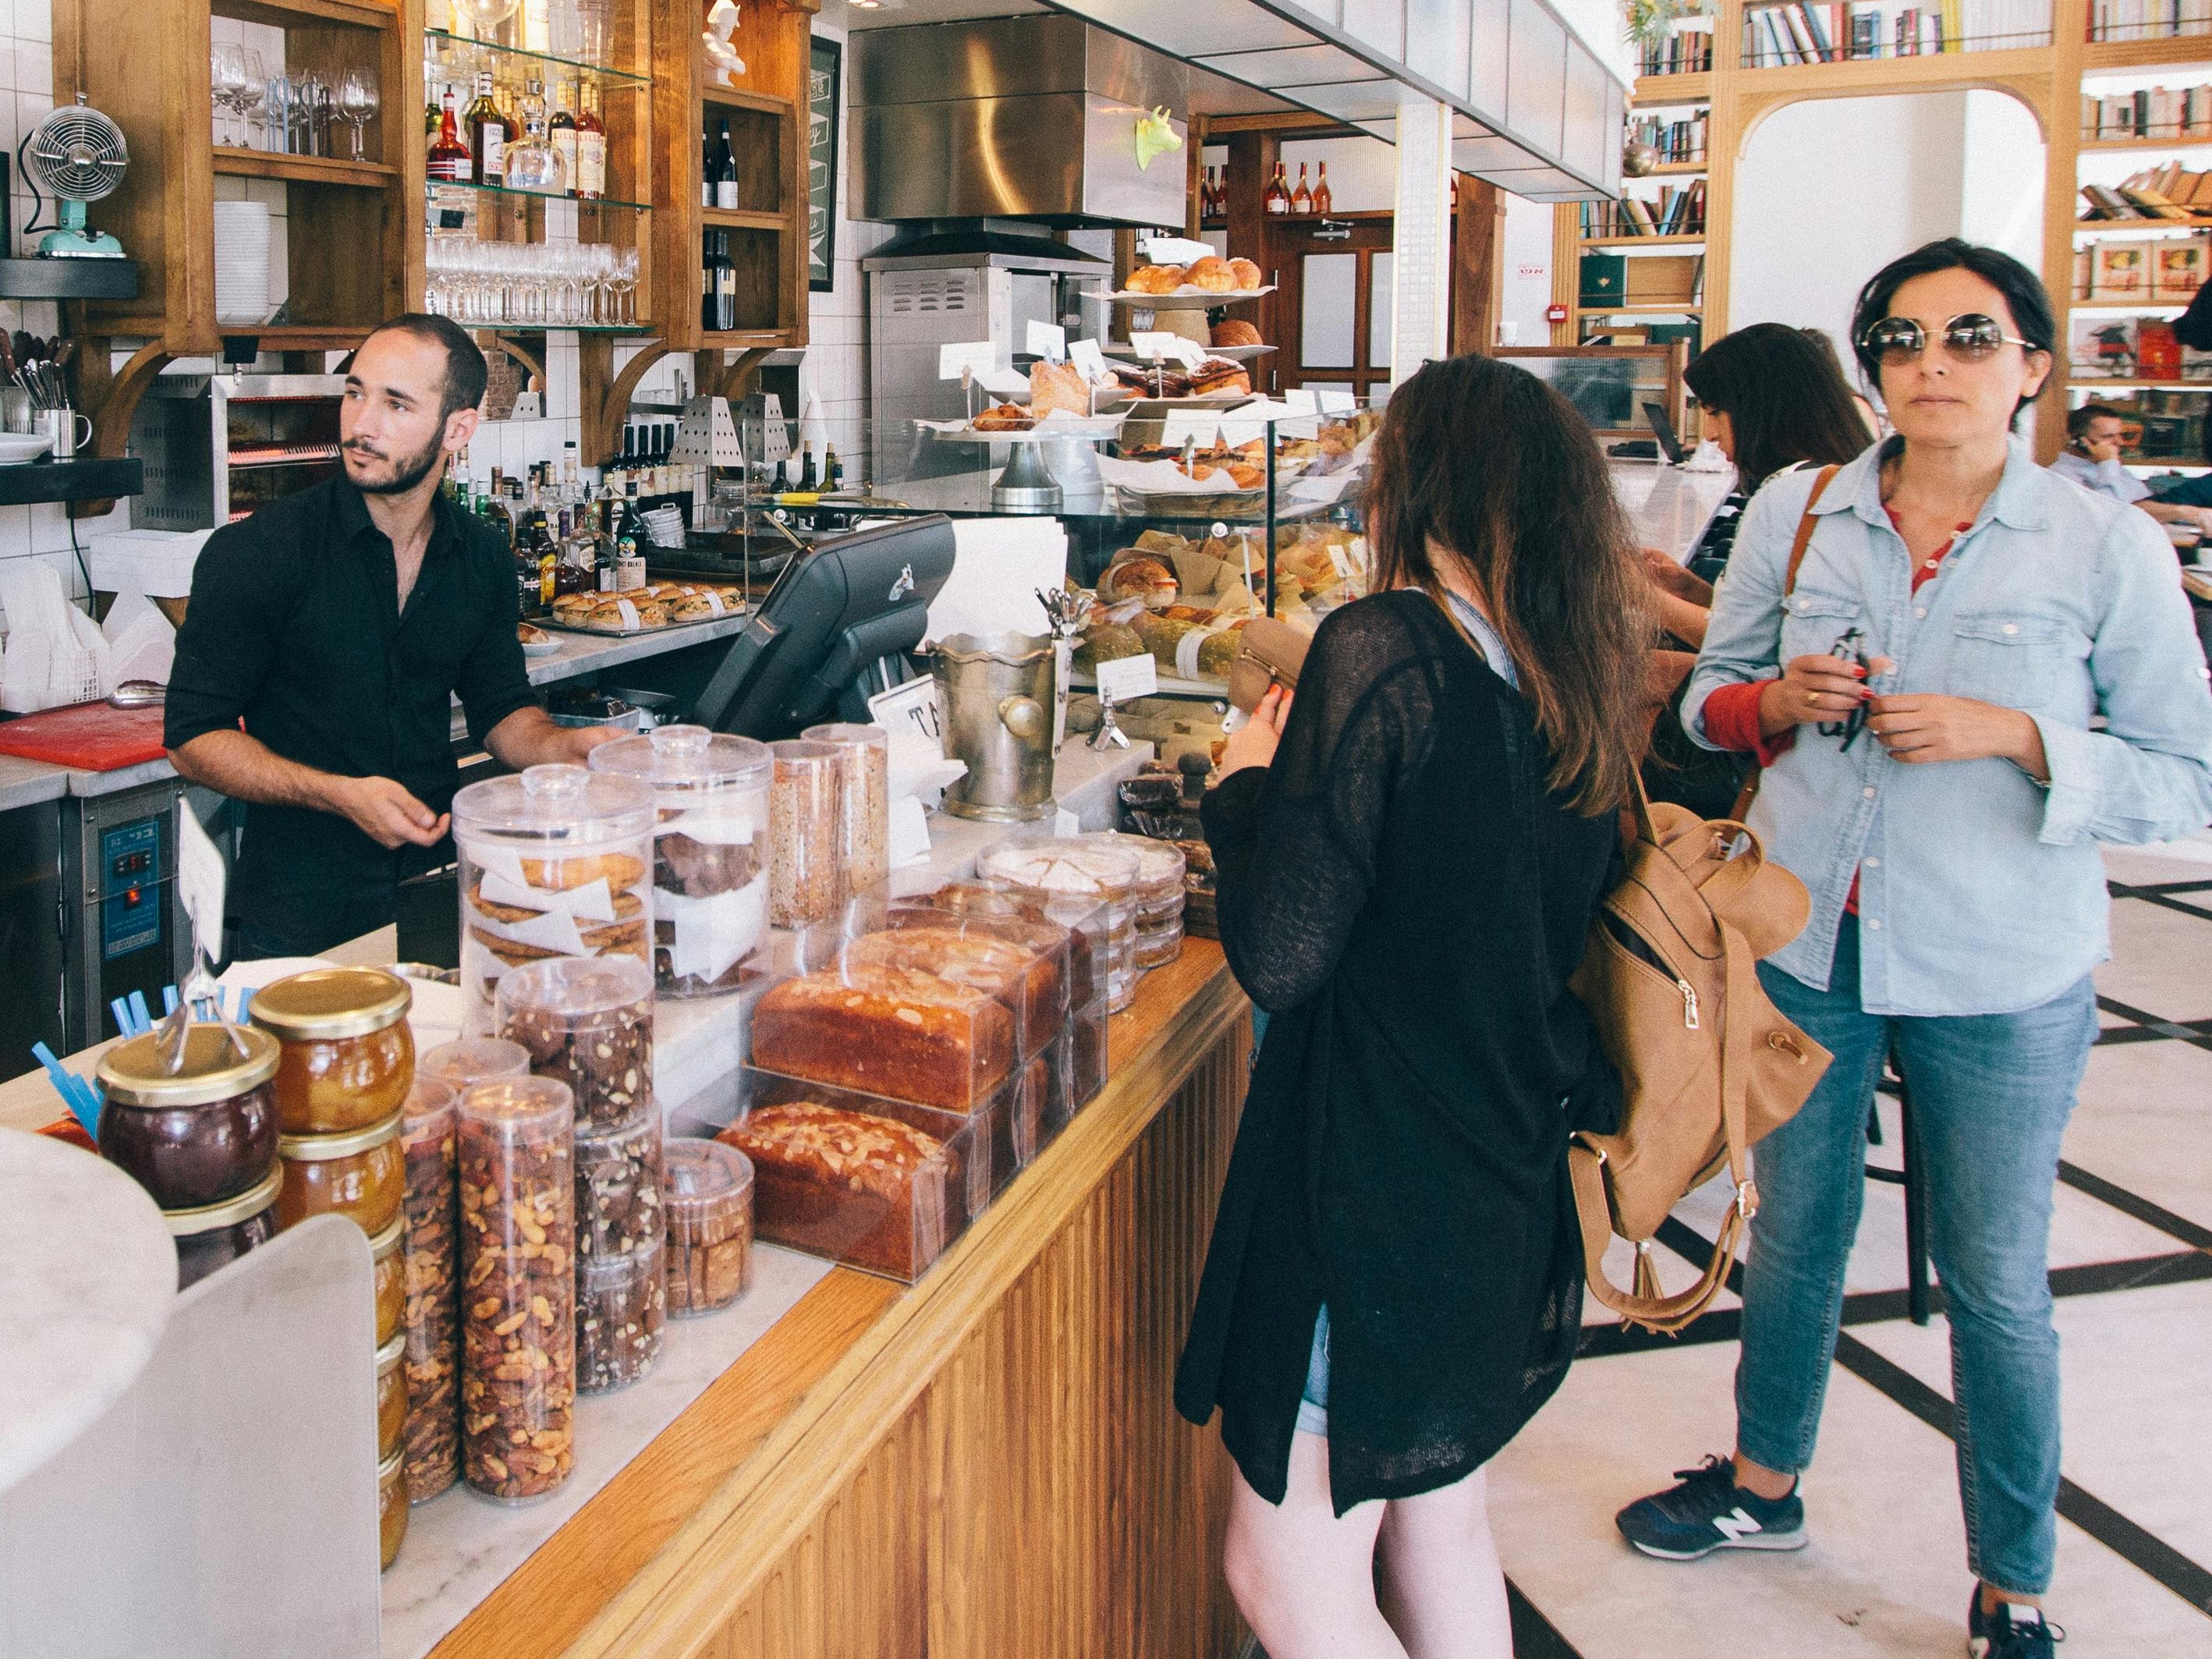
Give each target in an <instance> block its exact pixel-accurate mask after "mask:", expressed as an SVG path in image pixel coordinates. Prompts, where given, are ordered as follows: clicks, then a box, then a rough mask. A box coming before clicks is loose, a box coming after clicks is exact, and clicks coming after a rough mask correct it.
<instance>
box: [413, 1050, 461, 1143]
mask: <svg viewBox="0 0 2212 1659" xmlns="http://www.w3.org/2000/svg"><path fill="white" fill-rule="evenodd" d="M460 1097H461V1091H459V1089H457V1088H455V1087H454V1086H453V1085H452V1084H450V1083H448V1082H447V1081H446V1079H443V1078H441V1077H425V1076H423V1075H422V1071H421V1068H420V1066H419V1064H418V1066H417V1068H416V1076H415V1080H414V1082H412V1083H410V1084H409V1085H407V1098H406V1099H405V1100H404V1101H403V1102H402V1103H400V1107H399V1115H400V1118H401V1120H402V1121H404V1123H405V1125H406V1128H407V1133H409V1134H410V1135H412V1136H420V1135H422V1133H425V1132H426V1131H428V1130H432V1129H436V1128H438V1127H441V1126H447V1127H450V1126H451V1124H452V1123H453V1103H454V1102H455V1101H456V1100H459V1098H460Z"/></svg>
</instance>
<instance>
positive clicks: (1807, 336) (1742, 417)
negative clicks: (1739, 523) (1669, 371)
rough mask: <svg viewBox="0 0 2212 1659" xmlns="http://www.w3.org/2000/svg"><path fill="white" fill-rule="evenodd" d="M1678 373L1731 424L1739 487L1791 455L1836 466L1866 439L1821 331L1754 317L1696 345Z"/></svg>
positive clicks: (1754, 483)
mask: <svg viewBox="0 0 2212 1659" xmlns="http://www.w3.org/2000/svg"><path fill="white" fill-rule="evenodd" d="M1682 379H1683V380H1684V381H1685V382H1686V384H1687V385H1688V386H1689V388H1690V390H1691V391H1692V392H1694V393H1695V394H1696V395H1697V399H1698V401H1699V403H1701V404H1704V405H1705V407H1706V408H1708V409H1711V410H1718V411H1719V412H1720V413H1722V414H1723V415H1725V416H1728V417H1729V423H1730V424H1731V425H1732V426H1733V427H1734V428H1735V470H1736V477H1737V480H1738V485H1739V488H1741V489H1742V490H1743V491H1744V493H1745V494H1747V495H1749V494H1751V493H1752V492H1753V491H1755V490H1757V489H1758V488H1759V485H1761V484H1763V483H1765V482H1766V481H1767V479H1769V478H1770V477H1773V475H1774V474H1775V473H1777V472H1779V471H1781V470H1782V469H1783V468H1784V467H1785V466H1789V465H1792V464H1794V463H1796V462H1798V461H1811V462H1814V463H1815V464H1816V465H1823V466H1825V465H1831V464H1833V465H1838V466H1840V465H1842V464H1843V463H1844V462H1845V461H1848V460H1850V459H1851V458H1852V457H1853V456H1855V455H1857V453H1859V452H1860V451H1861V450H1863V449H1864V448H1865V447H1867V445H1868V443H1869V442H1870V441H1871V440H1870V439H1869V437H1868V435H1867V429H1866V422H1863V421H1862V420H1861V419H1860V418H1859V411H1858V406H1857V404H1854V403H1852V402H1851V389H1850V386H1848V385H1847V384H1845V382H1844V371H1843V367H1842V365H1841V364H1840V363H1838V362H1837V361H1836V349H1835V348H1834V347H1833V346H1832V345H1830V344H1829V343H1828V337H1827V336H1826V335H1825V334H1821V333H1819V332H1817V331H1808V330H1805V329H1796V328H1790V327H1786V326H1785V325H1783V324H1781V323H1753V324H1752V325H1750V326H1749V327H1748V328H1740V329H1737V330H1736V331H1735V332H1734V333H1732V334H1724V335H1723V336H1722V337H1720V338H1719V339H1717V340H1716V341H1714V342H1713V343H1712V344H1711V345H1709V346H1707V347H1706V348H1705V349H1704V350H1703V351H1701V352H1699V354H1698V356H1697V357H1696V359H1695V360H1694V361H1692V363H1691V364H1690V366H1689V368H1686V369H1685V370H1684V371H1683V373H1682Z"/></svg>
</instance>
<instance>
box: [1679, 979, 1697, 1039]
mask: <svg viewBox="0 0 2212 1659" xmlns="http://www.w3.org/2000/svg"><path fill="white" fill-rule="evenodd" d="M1674 988H1675V989H1676V990H1678V991H1680V993H1681V994H1682V1026H1683V1029H1684V1030H1691V1031H1694V1030H1697V1029H1698V987H1696V986H1694V985H1692V984H1691V983H1690V981H1687V980H1686V979H1678V980H1676V981H1674Z"/></svg>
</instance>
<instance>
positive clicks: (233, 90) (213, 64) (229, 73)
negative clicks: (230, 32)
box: [208, 40, 246, 143]
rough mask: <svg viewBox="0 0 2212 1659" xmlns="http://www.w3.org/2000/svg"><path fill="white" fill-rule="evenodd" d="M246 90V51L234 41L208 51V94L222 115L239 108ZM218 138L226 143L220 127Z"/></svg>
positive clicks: (221, 43)
mask: <svg viewBox="0 0 2212 1659" xmlns="http://www.w3.org/2000/svg"><path fill="white" fill-rule="evenodd" d="M245 89H246V49H245V48H244V47H243V46H240V45H239V44H238V43H237V42H236V41H234V40H222V41H217V42H216V43H215V44H214V45H213V46H210V48H209V51H208V92H209V96H210V99H211V100H212V101H213V102H214V104H215V106H216V112H217V113H218V114H220V113H221V112H222V111H224V110H234V109H236V108H237V107H238V106H237V103H236V100H237V98H238V95H239V94H240V93H241V92H243V91H244V90H245ZM216 137H218V139H219V140H220V141H221V142H222V143H228V142H229V140H228V138H227V137H224V136H223V134H222V131H221V128H220V126H218V128H217V132H216Z"/></svg>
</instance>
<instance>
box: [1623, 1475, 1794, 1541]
mask: <svg viewBox="0 0 2212 1659" xmlns="http://www.w3.org/2000/svg"><path fill="white" fill-rule="evenodd" d="M1674 1478H1675V1479H1676V1480H1679V1481H1680V1483H1681V1484H1680V1486H1671V1487H1669V1488H1668V1490H1667V1491H1665V1492H1654V1493H1652V1494H1651V1496H1650V1497H1649V1498H1638V1499H1637V1500H1636V1502H1634V1503H1633V1504H1630V1505H1629V1506H1628V1507H1627V1508H1626V1509H1625V1510H1621V1512H1620V1514H1619V1515H1616V1516H1613V1525H1615V1526H1616V1527H1619V1528H1620V1532H1621V1536H1622V1537H1624V1538H1626V1539H1627V1540H1628V1541H1629V1542H1630V1543H1632V1544H1633V1545H1635V1546H1636V1547H1637V1548H1638V1549H1640V1550H1642V1551H1643V1552H1644V1553H1645V1554H1646V1555H1656V1556H1657V1557H1658V1558H1659V1559H1661V1560H1662V1561H1695V1560H1697V1559H1699V1557H1701V1556H1706V1555H1711V1553H1713V1552H1714V1551H1715V1550H1802V1549H1803V1548H1804V1547H1805V1546H1806V1544H1807V1542H1808V1540H1807V1538H1806V1535H1805V1504H1804V1500H1803V1499H1802V1498H1799V1497H1798V1495H1797V1492H1796V1488H1795V1487H1792V1488H1791V1489H1790V1496H1789V1497H1787V1498H1773V1499H1768V1498H1761V1497H1759V1495H1758V1494H1757V1493H1756V1492H1747V1491H1746V1490H1745V1489H1744V1488H1743V1487H1741V1486H1737V1485H1736V1483H1735V1463H1734V1462H1731V1461H1730V1460H1729V1459H1728V1458H1725V1457H1708V1458H1706V1459H1705V1462H1702V1463H1700V1464H1699V1465H1698V1467H1697V1468H1694V1469H1677V1470H1675V1471H1674Z"/></svg>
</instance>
